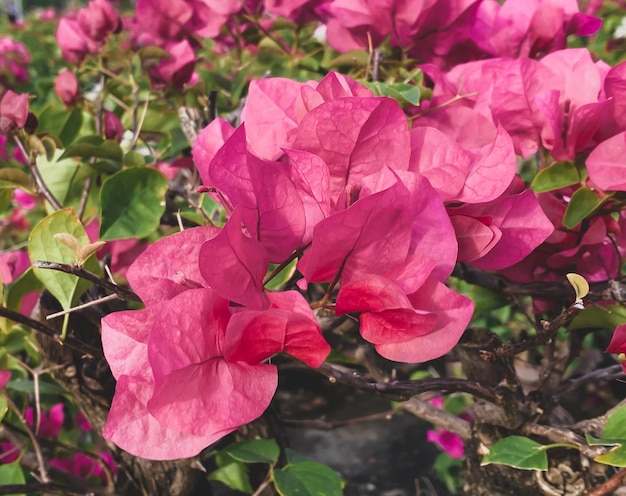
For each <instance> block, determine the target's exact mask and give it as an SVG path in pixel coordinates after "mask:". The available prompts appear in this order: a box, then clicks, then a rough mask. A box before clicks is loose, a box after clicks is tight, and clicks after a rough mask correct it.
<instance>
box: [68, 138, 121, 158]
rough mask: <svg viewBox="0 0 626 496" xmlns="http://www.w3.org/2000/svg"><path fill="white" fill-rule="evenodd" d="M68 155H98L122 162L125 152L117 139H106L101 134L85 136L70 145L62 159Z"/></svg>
mask: <svg viewBox="0 0 626 496" xmlns="http://www.w3.org/2000/svg"><path fill="white" fill-rule="evenodd" d="M67 157H81V158H91V157H96V158H104V159H109V160H114V161H116V162H122V159H123V158H124V152H122V148H121V147H120V145H119V143H118V142H117V141H114V140H105V139H104V138H102V137H101V136H85V137H84V138H81V139H79V140H78V141H76V142H75V143H72V144H71V145H69V146H68V147H67V148H66V149H65V151H64V152H63V155H61V157H60V160H63V159H64V158H67Z"/></svg>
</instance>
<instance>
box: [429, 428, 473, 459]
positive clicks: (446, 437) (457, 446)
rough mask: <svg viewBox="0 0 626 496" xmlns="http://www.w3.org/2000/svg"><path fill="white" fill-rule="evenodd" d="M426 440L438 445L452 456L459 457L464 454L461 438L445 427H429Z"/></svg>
mask: <svg viewBox="0 0 626 496" xmlns="http://www.w3.org/2000/svg"><path fill="white" fill-rule="evenodd" d="M426 440H427V441H428V442H429V443H434V444H436V445H437V446H439V447H440V448H441V449H442V450H443V451H444V452H445V453H447V454H448V455H449V456H451V457H452V458H457V459H461V458H463V455H464V454H465V445H464V443H463V440H462V439H461V438H460V437H459V436H458V435H457V434H454V433H453V432H450V431H448V430H446V429H441V428H438V429H430V430H429V431H428V432H427V433H426Z"/></svg>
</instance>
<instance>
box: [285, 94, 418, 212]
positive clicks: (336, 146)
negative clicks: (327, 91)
mask: <svg viewBox="0 0 626 496" xmlns="http://www.w3.org/2000/svg"><path fill="white" fill-rule="evenodd" d="M293 147H294V148H297V149H300V150H306V151H309V152H311V153H315V154H316V155H318V156H319V157H321V158H322V159H323V160H324V161H325V162H326V163H327V164H328V167H329V170H330V191H331V197H332V199H333V201H336V200H337V198H338V197H339V195H340V194H341V193H343V191H344V189H345V188H346V186H347V185H348V184H358V183H359V181H360V180H361V179H362V178H363V177H365V176H368V175H371V174H374V173H377V172H379V171H381V170H382V169H383V168H384V167H385V166H389V167H392V168H393V169H394V170H406V169H407V168H408V164H409V157H410V153H411V138H410V134H409V130H408V125H407V120H406V117H405V115H404V113H403V112H402V109H401V108H400V106H399V105H398V103H397V102H396V101H395V100H391V99H388V98H371V97H370V98H365V97H347V98H339V99H337V100H331V101H329V102H326V103H323V104H322V105H319V106H318V107H316V108H314V109H313V110H311V111H310V112H309V113H308V114H306V115H305V116H304V118H303V119H302V121H301V122H300V125H299V127H298V134H297V138H296V140H295V142H294V145H293Z"/></svg>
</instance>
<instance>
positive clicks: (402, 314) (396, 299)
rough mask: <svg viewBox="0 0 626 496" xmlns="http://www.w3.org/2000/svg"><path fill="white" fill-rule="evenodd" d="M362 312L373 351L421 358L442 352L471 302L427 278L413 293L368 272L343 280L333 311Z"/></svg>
mask: <svg viewBox="0 0 626 496" xmlns="http://www.w3.org/2000/svg"><path fill="white" fill-rule="evenodd" d="M359 311H360V312H362V313H361V316H360V322H361V335H362V336H363V337H364V338H365V339H366V340H368V341H372V342H373V343H374V344H375V347H376V351H378V353H380V354H381V355H382V356H384V357H385V358H387V359H389V360H394V361H398V362H411V363H417V362H426V361H428V360H433V359H435V358H438V357H440V356H442V355H445V354H446V353H448V352H449V351H450V350H451V349H452V347H453V346H454V345H455V344H457V342H458V340H459V339H460V338H461V335H462V334H463V332H464V331H465V328H466V326H467V324H468V323H469V321H470V318H471V316H472V312H473V311H474V305H473V303H472V302H471V300H469V299H468V298H466V297H464V296H462V295H460V294H458V293H455V292H454V291H452V290H451V289H449V288H447V287H446V285H445V284H443V283H441V282H439V281H437V280H435V279H433V278H431V277H426V278H423V283H422V284H421V285H420V286H419V288H418V290H417V291H416V292H414V293H413V294H409V295H404V294H403V293H402V291H401V290H400V289H399V287H398V286H397V285H396V284H394V283H393V282H391V281H388V280H385V279H384V278H382V277H378V276H373V275H368V276H367V277H363V278H362V279H360V280H354V281H353V282H351V283H349V284H347V285H345V286H343V287H342V289H341V290H340V292H339V295H338V296H337V313H338V314H341V313H346V312H359Z"/></svg>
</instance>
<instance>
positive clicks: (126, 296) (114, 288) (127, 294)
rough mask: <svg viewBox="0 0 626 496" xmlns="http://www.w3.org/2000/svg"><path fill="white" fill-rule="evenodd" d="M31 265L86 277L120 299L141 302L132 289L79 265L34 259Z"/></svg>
mask: <svg viewBox="0 0 626 496" xmlns="http://www.w3.org/2000/svg"><path fill="white" fill-rule="evenodd" d="M33 267H37V268H38V269H50V270H58V271H60V272H65V273H67V274H74V275H75V276H78V277H81V278H82V279H86V280H87V281H89V282H92V283H94V284H95V285H96V286H100V287H102V288H105V289H108V290H109V291H111V292H113V293H115V294H116V295H117V296H119V297H120V298H121V299H122V300H132V301H139V302H141V298H139V296H137V294H136V293H135V292H134V291H132V290H130V289H128V288H124V287H122V286H118V285H117V284H115V283H113V282H111V281H108V280H106V279H104V278H102V277H100V276H99V275H97V274H94V273H93V272H89V271H88V270H86V269H84V268H82V267H79V266H78V265H72V264H64V263H59V262H48V261H44V260H35V261H34V262H33Z"/></svg>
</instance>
